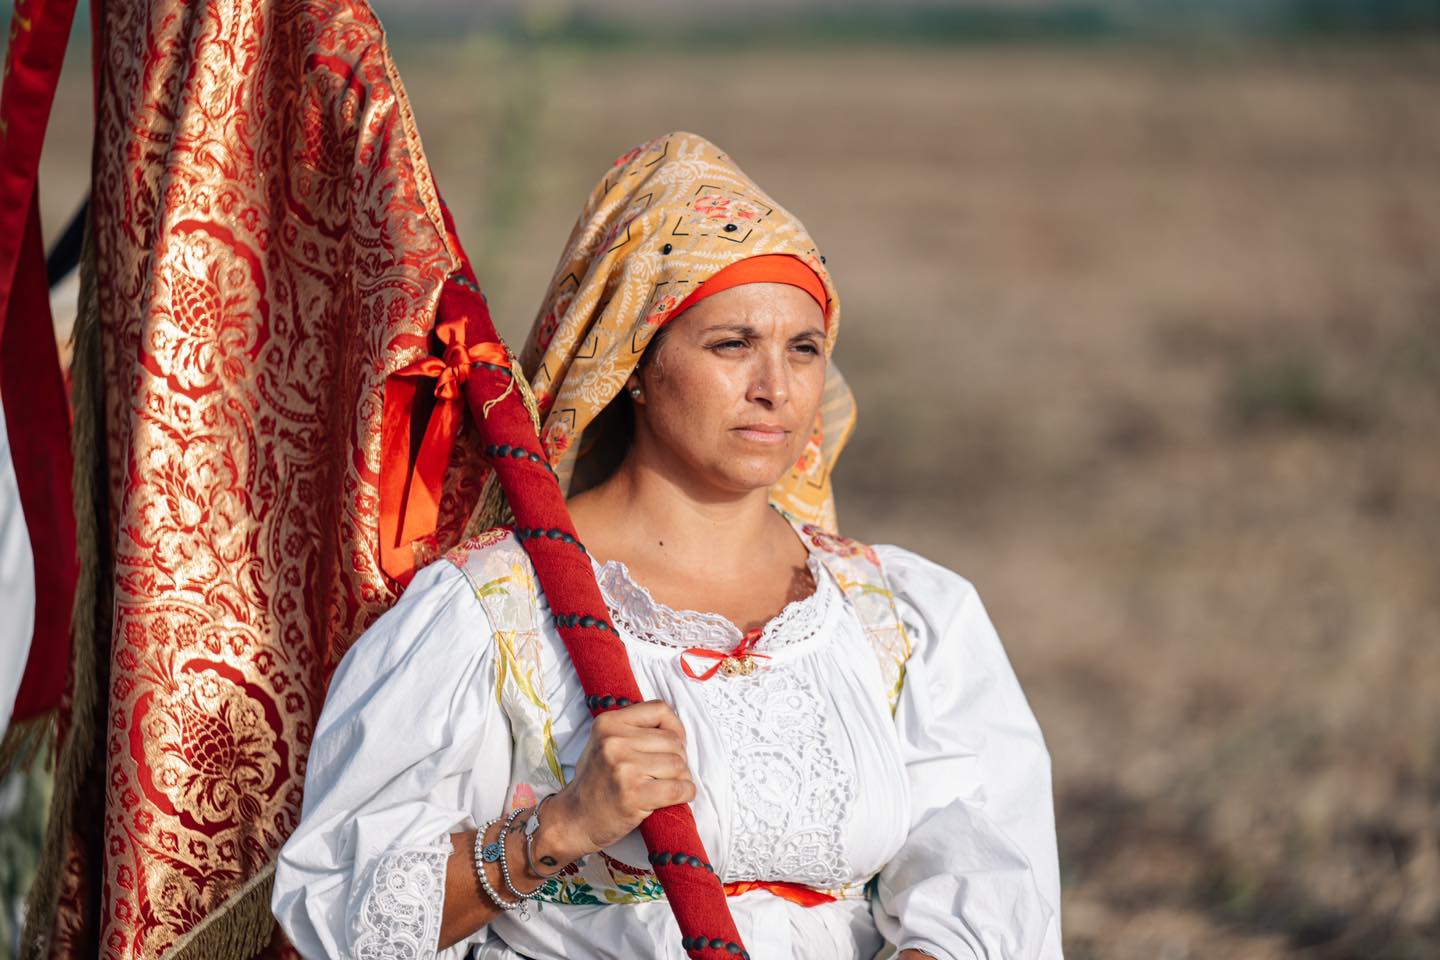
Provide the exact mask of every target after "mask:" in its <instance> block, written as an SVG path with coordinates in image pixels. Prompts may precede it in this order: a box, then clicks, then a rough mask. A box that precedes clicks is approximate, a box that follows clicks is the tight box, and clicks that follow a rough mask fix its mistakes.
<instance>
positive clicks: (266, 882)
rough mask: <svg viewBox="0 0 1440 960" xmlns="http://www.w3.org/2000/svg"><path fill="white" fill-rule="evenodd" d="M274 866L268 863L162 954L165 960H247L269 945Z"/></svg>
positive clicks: (272, 924) (273, 929) (273, 920)
mask: <svg viewBox="0 0 1440 960" xmlns="http://www.w3.org/2000/svg"><path fill="white" fill-rule="evenodd" d="M274 888H275V864H274V863H267V864H266V865H265V866H264V867H263V868H262V869H261V870H260V872H259V873H257V874H255V876H253V877H251V878H250V879H249V880H246V881H245V883H244V885H243V886H241V887H240V889H238V890H236V891H235V892H234V893H232V894H231V895H230V896H229V897H228V898H227V899H226V901H225V902H224V903H222V904H220V905H219V906H217V907H215V909H213V910H211V911H210V912H209V913H208V914H207V915H206V916H205V919H204V920H201V921H200V922H199V923H198V924H196V925H195V926H193V927H191V928H190V929H189V930H188V931H186V933H185V935H184V936H182V937H180V939H178V940H176V941H175V942H174V943H172V944H171V945H170V949H169V950H166V951H165V960H250V958H251V957H253V956H255V955H256V954H257V953H259V952H260V951H261V950H264V949H265V947H266V946H267V945H268V944H269V943H270V938H271V937H272V936H273V935H274V933H275V914H273V913H272V912H271V911H270V895H271V893H272V892H273V891H274Z"/></svg>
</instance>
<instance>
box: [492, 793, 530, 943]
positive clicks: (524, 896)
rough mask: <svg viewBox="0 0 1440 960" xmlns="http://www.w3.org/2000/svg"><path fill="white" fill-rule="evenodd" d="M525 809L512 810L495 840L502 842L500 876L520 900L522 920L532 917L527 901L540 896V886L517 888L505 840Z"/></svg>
mask: <svg viewBox="0 0 1440 960" xmlns="http://www.w3.org/2000/svg"><path fill="white" fill-rule="evenodd" d="M525 810H526V808H525V807H520V808H518V809H516V810H513V811H511V813H510V816H509V818H508V819H506V821H505V825H504V826H503V827H501V828H500V835H499V836H498V837H496V838H495V842H496V843H498V844H500V851H501V852H500V878H501V879H502V880H504V881H505V889H506V890H509V891H510V895H511V896H513V897H516V898H517V899H518V901H519V902H518V903H516V904H515V906H517V907H519V908H520V919H521V920H529V919H530V911H528V910H527V909H525V903H526V901H527V900H533V899H535V897H536V896H538V895H539V893H540V888H539V887H536V888H535V889H534V890H531V891H530V892H529V893H522V892H521V891H519V890H517V889H515V881H513V880H511V879H510V864H509V863H508V860H509V857H507V856H505V841H506V840H508V839H509V837H510V828H511V827H513V826H515V821H516V820H518V819H520V814H522V813H524V812H525Z"/></svg>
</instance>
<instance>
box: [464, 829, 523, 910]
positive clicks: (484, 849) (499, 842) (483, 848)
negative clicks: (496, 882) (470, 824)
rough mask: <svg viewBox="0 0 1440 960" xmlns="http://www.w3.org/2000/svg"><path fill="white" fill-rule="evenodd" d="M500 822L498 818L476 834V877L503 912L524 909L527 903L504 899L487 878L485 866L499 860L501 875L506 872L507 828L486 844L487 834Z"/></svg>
mask: <svg viewBox="0 0 1440 960" xmlns="http://www.w3.org/2000/svg"><path fill="white" fill-rule="evenodd" d="M499 822H500V818H499V817H496V818H495V819H494V820H491V821H489V822H487V823H486V824H485V825H484V826H483V827H481V828H480V832H479V833H477V834H475V851H474V858H475V876H477V877H479V878H480V889H482V890H484V891H485V896H487V897H489V898H490V901H491V902H492V903H494V904H495V906H497V907H499V908H500V909H501V910H514V909H515V908H517V907H523V906H524V905H525V901H524V900H521V901H519V902H517V903H511V902H509V901H508V900H504V899H502V898H501V896H500V894H499V893H497V892H496V891H495V888H494V887H493V886H491V885H490V878H489V877H487V876H485V864H487V863H495V862H496V861H497V860H498V861H499V862H500V864H501V871H500V872H501V874H502V875H503V874H504V872H505V870H504V864H505V828H504V827H503V826H502V827H501V828H500V835H499V836H498V837H496V838H495V839H494V840H492V841H490V842H489V843H486V842H485V834H486V832H487V831H488V830H489V829H490V828H491V827H493V826H495V824H497V823H499Z"/></svg>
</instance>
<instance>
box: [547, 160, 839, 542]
mask: <svg viewBox="0 0 1440 960" xmlns="http://www.w3.org/2000/svg"><path fill="white" fill-rule="evenodd" d="M763 254H789V255H791V256H794V257H797V258H799V259H800V260H801V261H802V262H804V263H805V264H806V265H807V266H808V267H810V269H812V270H814V271H815V274H816V276H818V277H819V278H820V280H821V282H822V283H824V285H825V291H826V293H827V294H828V296H829V304H830V305H829V309H828V310H827V311H826V317H825V352H826V355H827V356H828V355H829V354H830V352H831V351H832V350H833V349H834V346H835V334H836V331H837V330H838V329H839V325H840V300H839V297H838V295H837V294H836V291H835V285H834V283H833V282H832V280H831V278H830V274H829V272H828V271H827V270H826V269H825V262H824V259H823V258H822V257H821V256H820V254H819V251H818V250H817V249H816V246H815V242H814V241H813V240H811V239H810V235H809V234H808V233H807V232H806V231H805V227H804V225H803V224H801V223H800V221H799V220H797V219H796V218H795V217H794V216H793V215H792V214H791V213H790V212H789V211H787V210H785V209H784V208H783V207H781V206H780V205H779V204H777V203H775V201H774V200H772V199H770V197H769V196H767V195H766V194H765V192H764V191H762V190H761V189H760V188H759V187H758V186H757V185H756V184H755V182H754V181H753V180H751V179H750V178H749V177H747V176H746V175H745V174H744V173H743V172H742V171H741V170H740V168H739V167H737V166H736V165H735V163H734V161H732V160H731V159H730V158H729V157H728V156H726V154H725V153H724V152H723V151H721V150H720V148H718V147H716V146H715V145H714V144H713V143H711V142H709V141H708V140H706V139H705V138H704V137H700V136H696V135H695V134H693V133H672V134H668V135H666V136H663V137H658V138H656V139H654V140H651V141H650V142H648V143H644V144H641V145H640V146H638V147H636V148H635V149H633V150H631V151H629V152H627V153H625V154H624V155H623V156H621V157H620V158H619V159H618V160H616V161H615V164H614V166H612V167H611V169H610V171H609V172H608V173H606V174H605V176H604V177H603V178H602V179H601V180H600V182H599V183H598V184H596V186H595V189H594V190H592V191H591V193H590V198H589V200H587V201H586V203H585V207H584V209H583V210H581V212H580V217H579V219H578V220H576V222H575V229H574V230H572V231H571V233H570V239H569V241H568V242H567V243H566V246H565V252H564V254H563V255H561V257H560V262H559V264H558V265H557V267H556V269H555V275H554V277H553V278H552V279H551V281H550V287H549V290H548V291H547V292H546V294H545V300H544V302H543V303H542V304H541V307H540V312H539V314H538V315H537V317H536V319H535V324H534V326H533V327H531V330H530V335H529V337H528V338H527V339H526V341H525V348H524V350H523V352H522V353H521V365H522V366H523V367H524V369H525V370H527V371H529V375H530V382H531V385H532V387H533V389H534V393H535V397H536V400H537V401H538V404H539V410H540V417H541V421H542V428H541V432H540V438H541V442H542V443H543V444H544V448H545V452H546V454H547V455H548V456H549V457H550V462H551V464H552V465H553V466H554V468H555V472H556V473H557V474H558V476H559V477H560V485H561V488H562V489H565V490H567V491H568V490H569V488H570V481H571V478H572V477H573V475H574V472H575V464H576V460H577V458H578V457H579V456H580V454H581V452H582V450H586V442H585V441H586V440H587V437H586V436H585V431H586V429H587V428H589V427H591V426H592V425H593V424H594V423H595V420H596V417H597V416H598V415H599V414H600V412H601V411H602V410H604V409H605V407H606V406H607V405H608V404H609V403H610V401H611V400H612V399H614V398H615V396H616V395H617V394H618V393H619V392H620V391H621V389H623V388H624V386H625V381H626V380H627V379H628V378H629V376H630V374H631V372H632V371H633V370H634V369H635V367H636V366H637V365H638V364H639V362H640V357H641V355H642V354H643V353H644V352H645V347H646V345H647V344H648V343H649V342H650V339H651V338H652V337H653V336H654V335H655V332H656V331H657V330H658V329H659V328H660V327H661V326H662V325H663V324H664V323H665V321H666V320H668V319H669V318H670V316H671V314H672V312H673V311H674V309H675V308H676V307H677V306H679V305H680V304H681V302H682V301H684V300H685V298H686V297H687V296H689V295H690V294H691V293H692V292H693V291H694V290H695V289H696V288H697V287H698V286H699V285H700V284H702V283H704V282H705V281H706V280H707V279H709V278H710V277H712V276H714V275H715V274H717V273H719V272H720V271H721V270H723V269H724V268H726V267H728V266H730V265H731V264H733V263H736V262H738V261H740V260H744V259H746V258H749V257H754V256H760V255H763ZM854 425H855V400H854V397H853V396H852V395H851V393H850V388H849V387H848V386H846V385H845V381H844V379H843V378H842V377H841V376H840V372H839V371H838V370H837V369H836V368H835V365H834V363H830V364H828V366H827V368H826V375H825V391H824V394H823V396H822V398H821V402H820V411H819V414H818V415H817V417H816V422H815V426H814V428H813V429H812V430H811V434H810V439H809V442H808V443H807V444H806V446H805V450H804V453H803V454H802V455H801V457H800V459H799V460H797V461H796V463H795V464H794V465H793V466H792V467H791V468H790V470H789V471H788V472H787V473H786V474H785V476H784V477H782V478H781V479H780V481H779V482H778V483H776V484H775V486H774V487H773V488H772V489H771V492H770V500H771V502H772V503H774V504H775V505H776V506H777V507H780V508H781V509H783V510H785V511H787V512H789V513H791V514H794V515H795V516H797V517H799V518H800V519H801V520H804V521H807V522H809V523H814V524H816V525H818V526H821V527H823V528H825V529H827V530H830V531H831V532H835V502H834V497H833V495H832V493H831V489H830V471H831V469H832V468H833V467H834V465H835V461H836V460H837V459H838V458H839V456H840V450H841V448H842V447H843V446H844V445H845V441H846V440H847V439H849V437H850V431H851V430H852V429H853V427H854ZM586 452H588V450H587V451H586Z"/></svg>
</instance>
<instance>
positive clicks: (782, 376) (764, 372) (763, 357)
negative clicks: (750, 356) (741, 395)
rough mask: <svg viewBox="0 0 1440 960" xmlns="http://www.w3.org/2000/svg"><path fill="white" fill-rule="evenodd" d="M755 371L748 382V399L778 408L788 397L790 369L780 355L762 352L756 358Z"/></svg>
mask: <svg viewBox="0 0 1440 960" xmlns="http://www.w3.org/2000/svg"><path fill="white" fill-rule="evenodd" d="M755 365H756V369H755V372H754V374H753V376H752V377H751V381H750V399H751V400H754V401H757V402H759V403H764V404H766V405H767V406H769V407H778V406H780V405H781V404H783V403H784V402H785V401H786V400H787V399H789V396H790V367H789V366H788V365H787V364H786V363H785V358H784V356H782V355H779V354H775V355H772V354H771V353H770V351H764V352H763V353H761V354H760V355H758V356H757V357H756V364H755Z"/></svg>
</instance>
